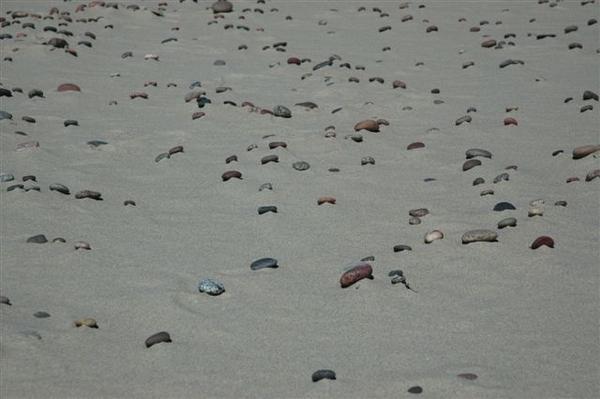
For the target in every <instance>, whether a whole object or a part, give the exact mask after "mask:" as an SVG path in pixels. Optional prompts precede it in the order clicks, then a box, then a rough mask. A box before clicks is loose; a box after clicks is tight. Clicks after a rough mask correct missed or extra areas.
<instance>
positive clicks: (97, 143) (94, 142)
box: [86, 140, 108, 148]
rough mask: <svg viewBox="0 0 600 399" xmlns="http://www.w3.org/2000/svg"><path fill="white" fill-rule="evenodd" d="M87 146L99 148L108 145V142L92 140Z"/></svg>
mask: <svg viewBox="0 0 600 399" xmlns="http://www.w3.org/2000/svg"><path fill="white" fill-rule="evenodd" d="M86 144H87V145H89V146H90V147H94V148H98V147H100V146H103V145H107V144H108V142H106V141H104V140H90V141H88V142H87V143H86Z"/></svg>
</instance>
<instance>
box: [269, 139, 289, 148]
mask: <svg viewBox="0 0 600 399" xmlns="http://www.w3.org/2000/svg"><path fill="white" fill-rule="evenodd" d="M278 147H281V148H287V143H286V142H285V141H272V142H270V143H269V149H271V150H273V149H275V148H278Z"/></svg>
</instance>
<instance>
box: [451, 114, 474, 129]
mask: <svg viewBox="0 0 600 399" xmlns="http://www.w3.org/2000/svg"><path fill="white" fill-rule="evenodd" d="M471 121H473V118H471V116H470V115H465V116H461V117H460V118H458V119H457V120H456V121H455V122H454V124H455V125H456V126H459V125H462V124H463V123H465V122H467V123H471Z"/></svg>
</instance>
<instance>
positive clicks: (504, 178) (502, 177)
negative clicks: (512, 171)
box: [494, 173, 510, 184]
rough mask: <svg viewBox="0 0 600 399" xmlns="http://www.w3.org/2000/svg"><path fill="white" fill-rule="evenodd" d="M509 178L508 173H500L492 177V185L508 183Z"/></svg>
mask: <svg viewBox="0 0 600 399" xmlns="http://www.w3.org/2000/svg"><path fill="white" fill-rule="evenodd" d="M509 178H510V176H509V174H508V173H501V174H499V175H498V176H496V177H494V184H498V183H500V182H501V181H508V180H509Z"/></svg>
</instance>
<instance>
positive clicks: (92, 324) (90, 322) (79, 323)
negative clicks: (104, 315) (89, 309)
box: [73, 318, 98, 328]
mask: <svg viewBox="0 0 600 399" xmlns="http://www.w3.org/2000/svg"><path fill="white" fill-rule="evenodd" d="M73 324H75V327H78V328H79V327H89V328H98V322H97V321H96V319H92V318H86V319H79V320H75V321H74V322H73Z"/></svg>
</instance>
